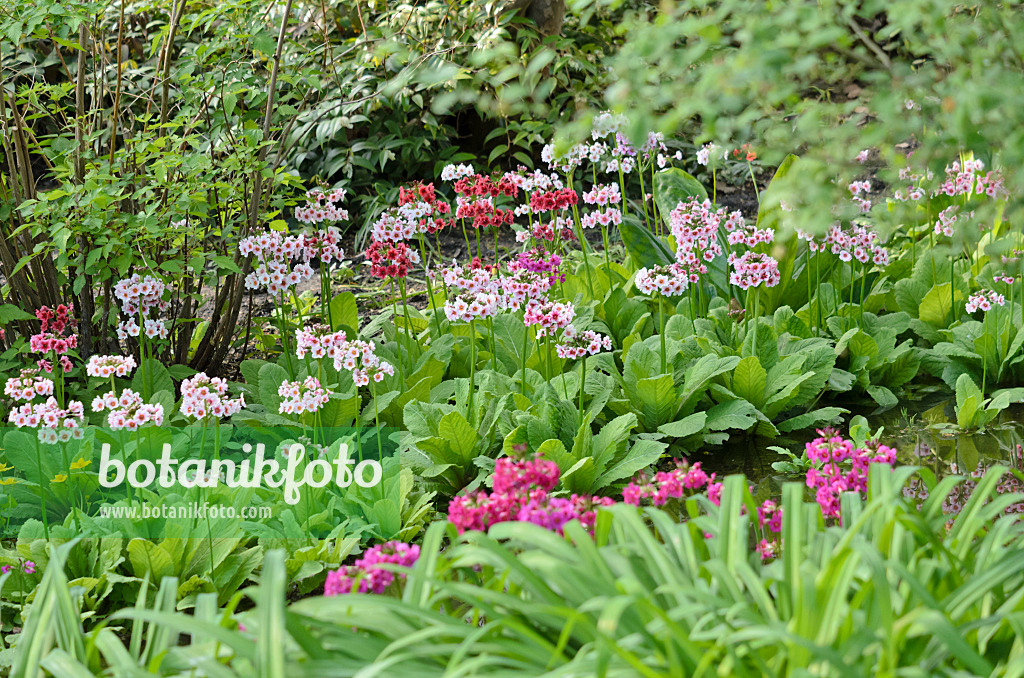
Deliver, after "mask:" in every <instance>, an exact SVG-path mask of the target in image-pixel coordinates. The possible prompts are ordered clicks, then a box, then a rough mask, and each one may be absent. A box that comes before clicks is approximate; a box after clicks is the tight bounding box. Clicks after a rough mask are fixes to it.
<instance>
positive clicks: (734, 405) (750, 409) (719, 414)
mask: <svg viewBox="0 0 1024 678" xmlns="http://www.w3.org/2000/svg"><path fill="white" fill-rule="evenodd" d="M707 415H708V420H707V425H706V426H707V429H708V430H709V431H724V430H726V429H730V428H735V429H740V430H743V431H746V430H747V429H749V428H750V427H751V426H753V425H754V424H756V423H757V408H756V407H754V406H753V405H752V404H750V403H749V402H747V401H746V400H731V401H729V402H727V403H720V404H718V405H715V406H714V407H712V408H711V409H710V410H708V413H707Z"/></svg>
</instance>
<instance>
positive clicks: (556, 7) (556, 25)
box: [509, 0, 565, 35]
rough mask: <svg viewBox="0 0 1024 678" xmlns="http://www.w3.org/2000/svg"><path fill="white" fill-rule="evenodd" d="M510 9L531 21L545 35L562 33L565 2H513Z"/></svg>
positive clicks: (559, 0)
mask: <svg viewBox="0 0 1024 678" xmlns="http://www.w3.org/2000/svg"><path fill="white" fill-rule="evenodd" d="M509 9H513V10H515V11H517V12H519V13H520V15H522V16H524V17H526V18H527V19H531V20H532V21H533V22H534V23H536V24H537V28H538V29H540V32H541V33H543V34H544V35H557V34H559V33H561V32H562V22H563V21H564V20H565V0H512V2H511V3H510V7H509Z"/></svg>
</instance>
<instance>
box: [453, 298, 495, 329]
mask: <svg viewBox="0 0 1024 678" xmlns="http://www.w3.org/2000/svg"><path fill="white" fill-rule="evenodd" d="M498 308H499V297H498V295H497V294H493V293H488V292H463V291H456V292H451V293H449V295H448V299H446V300H445V302H444V315H445V317H446V318H448V320H450V321H451V322H456V321H462V322H470V321H471V320H480V319H482V318H493V317H494V316H495V315H496V314H497V312H498Z"/></svg>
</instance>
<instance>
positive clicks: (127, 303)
mask: <svg viewBox="0 0 1024 678" xmlns="http://www.w3.org/2000/svg"><path fill="white" fill-rule="evenodd" d="M166 289H167V286H166V285H165V284H164V282H163V281H162V280H159V279H158V278H154V277H153V276H151V275H147V276H145V277H142V276H140V275H139V274H138V273H135V274H133V275H132V276H131V277H130V278H125V279H124V280H120V281H118V283H117V284H116V285H114V297H115V298H116V299H117V300H118V302H119V304H120V306H121V311H122V312H123V313H124V314H125V315H129V316H136V315H139V314H140V313H141V314H143V315H145V314H146V313H148V312H149V311H150V309H153V308H156V309H157V310H158V311H166V310H167V309H168V307H169V306H170V304H169V303H168V302H167V301H166V300H164V298H163V295H164V291H165V290H166Z"/></svg>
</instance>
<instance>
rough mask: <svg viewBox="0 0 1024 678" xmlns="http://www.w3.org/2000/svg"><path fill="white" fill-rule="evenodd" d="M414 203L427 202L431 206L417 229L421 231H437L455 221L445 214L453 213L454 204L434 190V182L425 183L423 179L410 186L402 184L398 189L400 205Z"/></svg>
mask: <svg viewBox="0 0 1024 678" xmlns="http://www.w3.org/2000/svg"><path fill="white" fill-rule="evenodd" d="M412 203H419V204H426V205H427V207H429V211H428V212H427V213H426V215H424V216H423V218H422V219H421V221H420V223H419V224H418V228H417V230H418V231H419V232H420V233H437V232H438V231H440V230H441V229H443V228H445V227H446V226H450V225H451V224H452V223H453V219H452V218H451V217H447V216H445V215H447V214H451V211H452V206H451V205H449V204H448V203H446V202H445V201H444V200H441V199H440V198H439V197H438V196H437V191H435V190H434V184H432V183H430V184H424V183H423V182H422V181H417V182H414V183H413V184H411V185H410V186H408V187H406V186H400V187H399V189H398V205H399V207H401V206H404V205H409V204H412Z"/></svg>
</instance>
